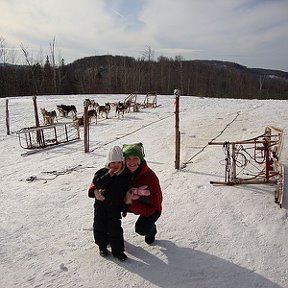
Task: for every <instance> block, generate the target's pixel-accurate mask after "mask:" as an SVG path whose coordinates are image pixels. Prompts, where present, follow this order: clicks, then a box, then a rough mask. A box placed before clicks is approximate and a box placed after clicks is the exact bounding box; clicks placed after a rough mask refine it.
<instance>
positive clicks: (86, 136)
mask: <svg viewBox="0 0 288 288" xmlns="http://www.w3.org/2000/svg"><path fill="white" fill-rule="evenodd" d="M83 118H84V119H83V120H84V152H85V153H88V152H89V119H88V103H87V101H84V116H83Z"/></svg>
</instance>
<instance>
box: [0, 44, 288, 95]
mask: <svg viewBox="0 0 288 288" xmlns="http://www.w3.org/2000/svg"><path fill="white" fill-rule="evenodd" d="M51 47H52V48H53V46H51ZM23 51H24V52H25V50H24V49H23ZM147 52H148V56H147V55H145V56H143V57H140V58H138V59H135V58H133V57H129V56H112V55H103V56H91V57H85V58H82V59H79V60H76V61H74V62H73V63H70V64H68V65H65V63H64V61H63V60H62V62H61V64H60V65H55V62H54V61H51V57H50V58H49V57H48V56H47V58H46V61H45V63H44V64H40V63H36V64H30V63H28V64H27V65H12V64H8V63H5V62H4V63H1V64H0V97H1V98H3V97H13V96H22V95H43V94H46V95H47V94H48V95H49V94H82V93H85V94H86V93H93V94H97V93H111V94H112V93H113V94H114V93H121V94H125V93H129V94H130V93H134V92H136V91H137V92H138V93H141V94H146V93H148V92H151V91H156V92H157V94H172V93H173V91H174V89H175V88H177V89H180V90H181V94H182V95H193V96H204V97H219V98H222V97H223V98H243V99H250V98H257V99H285V100H287V99H288V73H287V72H283V71H279V70H266V69H253V68H247V67H246V66H242V65H239V64H237V63H232V62H226V61H209V60H184V59H183V58H182V57H181V56H177V57H175V58H168V57H164V56H161V57H158V59H157V60H153V57H151V53H150V52H151V51H150V50H147ZM27 58H28V57H27ZM51 62H52V63H51Z"/></svg>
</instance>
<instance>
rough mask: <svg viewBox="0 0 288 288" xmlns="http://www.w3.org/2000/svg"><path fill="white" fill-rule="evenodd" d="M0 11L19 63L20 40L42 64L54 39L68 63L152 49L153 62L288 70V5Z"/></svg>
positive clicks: (15, 1)
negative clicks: (200, 62) (174, 60)
mask: <svg viewBox="0 0 288 288" xmlns="http://www.w3.org/2000/svg"><path fill="white" fill-rule="evenodd" d="M0 11H1V17H0V37H1V38H2V43H3V39H4V40H5V41H4V43H5V45H4V46H5V48H6V51H7V55H8V56H9V57H10V60H11V59H13V61H15V62H18V63H19V62H21V61H22V62H23V59H22V60H21V59H20V58H21V57H22V55H21V54H23V53H22V52H21V50H20V45H21V43H22V45H23V46H24V47H25V48H26V49H27V50H28V51H29V53H30V56H31V57H32V58H33V60H34V61H37V60H38V59H43V58H44V59H45V58H46V55H47V54H49V53H50V52H49V44H50V43H52V42H53V39H54V37H55V39H56V56H57V57H56V58H57V61H59V59H61V58H64V60H65V63H70V62H73V61H74V60H77V59H80V58H83V57H87V56H94V55H103V54H111V55H125V56H132V57H135V58H138V57H141V56H142V55H143V51H145V49H147V47H150V48H151V49H152V51H154V59H155V60H157V57H158V56H166V57H173V58H174V57H175V56H178V55H180V56H182V57H183V58H184V59H185V60H194V59H205V60H211V59H213V60H225V61H232V62H236V63H239V64H242V65H245V66H248V67H260V68H267V69H279V70H284V71H288V53H287V51H288V0H178V1H176V0H81V1H79V0H77V1H76V0H0ZM10 48H11V49H10ZM8 50H9V51H18V52H17V53H16V52H14V54H8ZM9 53H11V52H9ZM2 55H3V54H2ZM13 55H14V56H13ZM15 55H16V56H15ZM9 57H8V58H9ZM22 58H23V57H22ZM1 60H2V59H1ZM8 60H9V59H8ZM38 61H39V60H38ZM19 64H20V63H19Z"/></svg>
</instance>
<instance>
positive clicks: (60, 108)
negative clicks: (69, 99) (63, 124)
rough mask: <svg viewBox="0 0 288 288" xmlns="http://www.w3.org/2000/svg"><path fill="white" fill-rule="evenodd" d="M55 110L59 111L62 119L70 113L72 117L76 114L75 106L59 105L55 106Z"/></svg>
mask: <svg viewBox="0 0 288 288" xmlns="http://www.w3.org/2000/svg"><path fill="white" fill-rule="evenodd" d="M57 109H58V111H59V114H60V116H63V117H67V116H68V114H69V113H70V112H72V114H73V115H76V114H77V109H76V107H75V105H63V104H61V105H57Z"/></svg>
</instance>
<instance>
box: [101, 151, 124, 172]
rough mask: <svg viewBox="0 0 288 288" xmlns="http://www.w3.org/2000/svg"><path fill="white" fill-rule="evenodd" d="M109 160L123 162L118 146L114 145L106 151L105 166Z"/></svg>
mask: <svg viewBox="0 0 288 288" xmlns="http://www.w3.org/2000/svg"><path fill="white" fill-rule="evenodd" d="M111 162H124V157H123V152H122V149H121V148H120V147H119V146H114V147H112V148H111V149H110V150H109V151H108V153H107V157H106V165H105V166H106V167H108V165H109V164H110V163H111Z"/></svg>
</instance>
